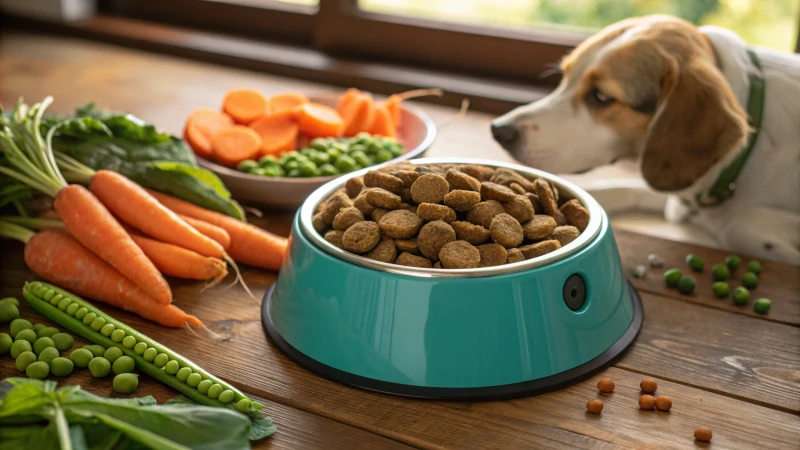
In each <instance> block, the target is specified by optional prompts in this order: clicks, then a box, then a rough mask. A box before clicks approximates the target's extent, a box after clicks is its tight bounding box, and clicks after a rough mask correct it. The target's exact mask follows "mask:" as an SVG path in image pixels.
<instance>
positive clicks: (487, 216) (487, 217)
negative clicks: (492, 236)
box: [467, 200, 505, 229]
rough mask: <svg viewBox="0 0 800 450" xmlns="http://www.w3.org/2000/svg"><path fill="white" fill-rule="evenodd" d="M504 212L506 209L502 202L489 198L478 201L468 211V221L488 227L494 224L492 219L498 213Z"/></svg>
mask: <svg viewBox="0 0 800 450" xmlns="http://www.w3.org/2000/svg"><path fill="white" fill-rule="evenodd" d="M504 213H505V210H504V209H503V205H502V204H500V202H498V201H496V200H487V201H485V202H480V203H478V204H477V205H475V207H474V208H472V209H470V210H469V211H468V212H467V221H468V222H471V223H474V224H475V225H480V226H482V227H483V228H486V229H488V228H489V226H490V225H491V224H492V219H494V218H495V216H497V215H498V214H504Z"/></svg>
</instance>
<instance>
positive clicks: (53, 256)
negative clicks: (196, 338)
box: [25, 230, 202, 328]
mask: <svg viewBox="0 0 800 450" xmlns="http://www.w3.org/2000/svg"><path fill="white" fill-rule="evenodd" d="M25 263H26V264H27V265H28V267H29V268H30V269H31V270H32V271H33V272H34V273H36V274H37V275H39V276H40V277H42V278H44V279H45V280H47V281H49V282H51V283H53V284H57V285H59V286H61V287H63V288H65V289H67V290H70V291H72V292H75V293H76V294H78V295H80V296H82V297H88V298H93V299H95V300H100V301H102V302H105V303H108V304H109V305H113V306H116V307H118V308H122V309H124V310H126V311H130V312H133V313H135V314H138V315H140V316H142V317H144V318H145V319H149V320H152V321H154V322H157V323H160V324H161V325H165V326H168V327H176V328H177V327H183V326H185V325H186V324H187V323H189V324H192V325H195V326H201V325H202V323H201V322H200V320H198V319H197V318H196V317H194V316H192V315H189V314H186V313H185V312H183V311H182V310H181V309H179V308H178V307H176V306H175V305H163V304H159V303H157V302H156V301H155V300H154V299H153V298H152V297H149V296H148V295H147V294H146V293H145V292H144V291H143V290H142V289H141V288H140V287H138V286H136V285H135V284H134V283H132V282H131V281H130V280H128V279H127V278H125V277H124V276H123V275H122V274H121V273H119V271H117V270H116V269H114V268H113V267H111V266H110V265H108V264H106V263H105V262H104V261H103V260H102V259H100V258H98V257H97V255H95V254H94V253H92V252H91V251H89V250H88V249H87V248H86V247H84V246H83V245H81V243H80V242H78V241H77V240H76V239H75V238H74V237H73V236H71V235H70V234H69V233H67V232H64V231H59V230H45V231H40V232H38V233H36V234H35V235H33V236H32V237H30V239H28V242H27V245H25Z"/></svg>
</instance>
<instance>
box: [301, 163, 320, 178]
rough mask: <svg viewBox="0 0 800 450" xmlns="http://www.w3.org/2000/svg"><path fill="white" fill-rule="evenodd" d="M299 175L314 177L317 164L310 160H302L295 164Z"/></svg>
mask: <svg viewBox="0 0 800 450" xmlns="http://www.w3.org/2000/svg"><path fill="white" fill-rule="evenodd" d="M297 171H298V172H300V176H301V177H314V176H316V175H317V165H316V164H314V163H313V162H311V161H302V162H300V164H298V165H297Z"/></svg>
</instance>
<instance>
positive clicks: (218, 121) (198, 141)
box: [183, 108, 233, 159]
mask: <svg viewBox="0 0 800 450" xmlns="http://www.w3.org/2000/svg"><path fill="white" fill-rule="evenodd" d="M230 126H233V119H231V118H230V116H228V115H227V114H225V113H223V112H219V111H216V110H213V109H210V108H200V109H196V110H195V111H194V112H192V114H190V115H189V118H188V119H186V126H185V127H184V128H183V139H184V140H185V141H186V142H187V143H188V144H189V146H190V147H191V148H192V150H194V153H195V154H196V155H197V156H200V157H202V158H206V159H211V158H212V157H213V155H214V154H213V149H212V148H211V137H212V136H214V134H216V133H217V132H218V131H219V130H222V129H225V128H228V127H230Z"/></svg>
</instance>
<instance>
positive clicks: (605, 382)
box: [597, 378, 616, 393]
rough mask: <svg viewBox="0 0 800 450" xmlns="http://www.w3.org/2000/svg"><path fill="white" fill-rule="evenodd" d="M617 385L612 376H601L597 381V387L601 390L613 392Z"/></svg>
mask: <svg viewBox="0 0 800 450" xmlns="http://www.w3.org/2000/svg"><path fill="white" fill-rule="evenodd" d="M615 386H616V385H615V384H614V381H613V380H612V379H611V378H600V381H598V382H597V389H599V390H600V392H605V393H609V392H613V391H614V387H615Z"/></svg>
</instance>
